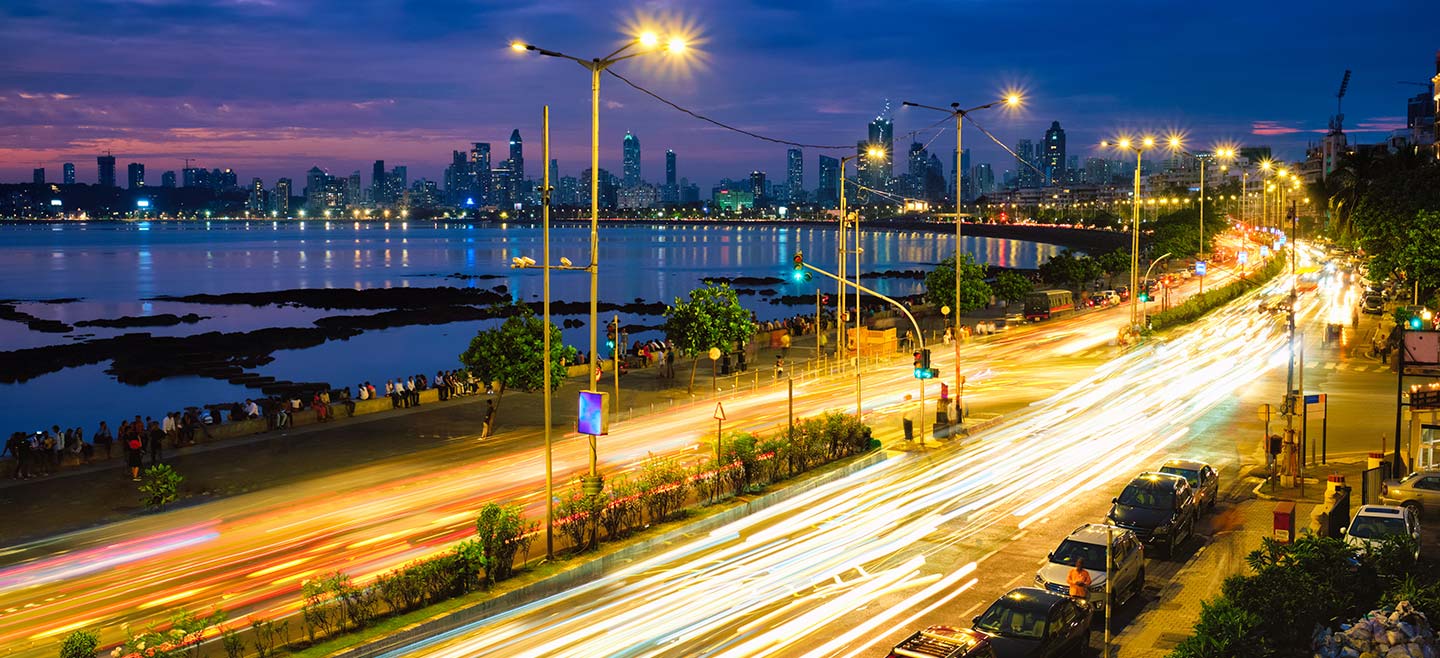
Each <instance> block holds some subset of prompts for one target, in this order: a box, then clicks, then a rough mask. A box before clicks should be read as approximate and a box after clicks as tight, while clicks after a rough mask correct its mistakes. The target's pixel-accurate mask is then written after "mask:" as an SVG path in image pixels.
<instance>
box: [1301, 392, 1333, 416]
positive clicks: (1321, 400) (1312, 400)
mask: <svg viewBox="0 0 1440 658" xmlns="http://www.w3.org/2000/svg"><path fill="white" fill-rule="evenodd" d="M1312 406H1314V407H1316V408H1317V409H1318V411H1312V410H1311V409H1310V407H1312ZM1327 406H1328V405H1326V404H1325V394H1324V393H1311V394H1309V395H1306V396H1305V413H1306V415H1310V414H1316V413H1318V414H1320V415H1319V416H1316V418H1324V417H1325V412H1326V410H1327V409H1326V407H1327Z"/></svg>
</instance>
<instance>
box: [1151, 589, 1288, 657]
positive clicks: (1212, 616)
mask: <svg viewBox="0 0 1440 658" xmlns="http://www.w3.org/2000/svg"><path fill="white" fill-rule="evenodd" d="M1260 627H1261V619H1260V615H1257V614H1255V613H1254V612H1251V611H1250V610H1247V609H1245V608H1243V607H1240V606H1238V605H1236V604H1235V602H1234V601H1231V600H1229V599H1226V598H1223V597H1222V598H1218V599H1215V600H1213V601H1204V602H1202V603H1201V604H1200V620H1199V621H1197V622H1195V634H1194V635H1191V636H1190V637H1187V638H1185V639H1184V640H1182V641H1181V642H1180V644H1179V645H1177V646H1176V647H1175V649H1174V651H1171V652H1170V658H1266V657H1268V656H1271V655H1273V651H1272V649H1271V647H1270V646H1269V642H1268V641H1267V640H1266V637H1265V635H1264V633H1262V632H1261V630H1260Z"/></svg>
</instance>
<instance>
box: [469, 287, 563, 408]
mask: <svg viewBox="0 0 1440 658" xmlns="http://www.w3.org/2000/svg"><path fill="white" fill-rule="evenodd" d="M501 312H502V313H509V317H507V318H505V321H504V322H503V323H501V324H500V326H499V327H495V328H492V329H482V330H481V331H479V332H478V333H476V334H475V337H474V338H472V339H470V346H469V347H468V348H467V349H466V350H465V352H464V353H462V354H461V355H460V363H462V364H464V366H465V368H466V369H467V370H469V371H470V372H472V373H474V374H475V376H476V377H477V378H479V379H480V380H481V381H485V382H499V383H500V387H501V391H502V392H503V391H504V389H510V388H513V389H516V390H519V391H524V392H527V393H533V392H535V391H539V390H541V389H543V388H544V386H545V373H544V367H545V362H544V361H543V360H542V359H543V355H544V354H545V334H544V333H542V332H543V331H544V328H543V324H544V323H543V321H542V320H541V318H540V317H539V316H537V315H535V312H534V311H532V310H530V307H528V306H525V305H521V304H516V305H514V306H513V308H512V309H503V310H502V311H501ZM549 328H550V368H551V371H550V372H551V377H550V390H551V391H555V390H557V389H559V388H560V384H561V382H563V381H564V380H565V364H566V363H574V362H575V355H576V352H575V348H573V347H568V346H566V345H565V342H564V341H563V340H562V339H561V335H560V328H559V327H557V326H555V324H554V323H551V324H550V327H549Z"/></svg>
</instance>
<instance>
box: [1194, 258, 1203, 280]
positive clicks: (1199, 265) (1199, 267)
mask: <svg viewBox="0 0 1440 658" xmlns="http://www.w3.org/2000/svg"><path fill="white" fill-rule="evenodd" d="M1195 276H1205V261H1203V260H1197V261H1195Z"/></svg>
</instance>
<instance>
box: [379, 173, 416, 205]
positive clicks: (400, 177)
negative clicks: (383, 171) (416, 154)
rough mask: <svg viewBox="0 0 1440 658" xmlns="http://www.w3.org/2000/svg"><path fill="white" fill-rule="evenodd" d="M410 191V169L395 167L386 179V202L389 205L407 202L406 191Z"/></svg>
mask: <svg viewBox="0 0 1440 658" xmlns="http://www.w3.org/2000/svg"><path fill="white" fill-rule="evenodd" d="M408 189H410V167H409V166H407V165H395V167H394V168H393V169H391V170H390V174H389V175H388V176H386V177H385V200H386V202H387V203H400V202H402V201H404V200H405V190H408Z"/></svg>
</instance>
